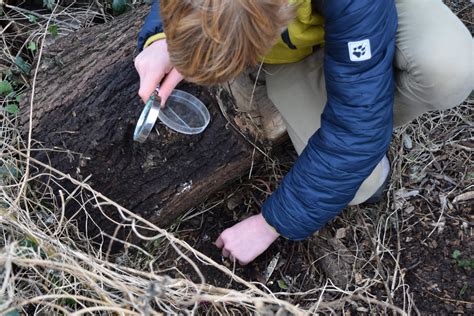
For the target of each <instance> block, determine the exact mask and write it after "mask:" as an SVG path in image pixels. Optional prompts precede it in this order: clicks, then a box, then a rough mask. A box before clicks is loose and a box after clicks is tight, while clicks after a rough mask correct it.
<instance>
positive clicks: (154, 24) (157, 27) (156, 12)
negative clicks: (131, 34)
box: [137, 0, 163, 50]
mask: <svg viewBox="0 0 474 316" xmlns="http://www.w3.org/2000/svg"><path fill="white" fill-rule="evenodd" d="M162 32H163V23H162V22H161V17H160V0H152V4H151V9H150V13H148V16H147V17H146V19H145V23H144V24H143V27H142V29H141V30H140V32H139V33H138V44H137V47H138V49H139V50H142V49H143V46H144V45H145V42H146V41H147V40H148V39H149V38H150V37H151V36H153V35H155V34H158V33H162Z"/></svg>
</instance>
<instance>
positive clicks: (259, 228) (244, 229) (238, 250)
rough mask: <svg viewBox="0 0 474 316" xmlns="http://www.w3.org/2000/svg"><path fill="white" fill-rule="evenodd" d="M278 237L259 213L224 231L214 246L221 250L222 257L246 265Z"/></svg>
mask: <svg viewBox="0 0 474 316" xmlns="http://www.w3.org/2000/svg"><path fill="white" fill-rule="evenodd" d="M278 236H280V235H279V234H278V233H277V232H276V231H275V230H274V229H273V228H272V227H271V226H270V225H268V224H267V222H266V221H265V219H264V218H263V216H262V214H261V213H260V214H258V215H254V216H251V217H249V218H247V219H245V220H243V221H241V222H240V223H238V224H235V225H234V226H232V227H230V228H227V229H226V230H224V231H223V232H222V234H221V235H220V236H219V238H217V240H216V246H217V247H219V248H222V255H223V256H224V257H229V258H230V259H232V260H234V259H235V260H238V261H239V263H240V264H241V265H246V264H247V263H249V262H251V261H252V260H254V259H255V258H257V257H258V256H259V255H260V254H261V253H263V252H264V251H265V250H267V248H268V247H269V246H270V245H271V244H272V242H274V241H275V240H276V239H277V238H278Z"/></svg>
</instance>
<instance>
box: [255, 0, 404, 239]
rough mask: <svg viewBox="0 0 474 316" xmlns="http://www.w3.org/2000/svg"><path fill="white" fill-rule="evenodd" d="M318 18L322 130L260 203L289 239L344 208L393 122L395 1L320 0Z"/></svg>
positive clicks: (304, 234)
mask: <svg viewBox="0 0 474 316" xmlns="http://www.w3.org/2000/svg"><path fill="white" fill-rule="evenodd" d="M324 16H325V43H326V44H325V60H324V73H325V77H326V90H327V96H328V101H327V104H326V107H325V109H324V112H323V114H322V117H321V128H320V129H319V130H318V131H317V132H316V133H315V134H314V135H313V136H312V137H311V138H310V140H309V142H308V145H307V147H306V148H305V150H304V151H303V153H302V154H301V156H300V157H299V158H298V160H297V161H296V163H295V165H294V166H293V168H292V169H291V170H290V172H289V173H288V174H287V175H286V177H285V178H284V179H283V182H282V184H281V185H280V187H279V188H278V189H277V190H276V191H275V192H274V193H273V194H272V196H270V198H269V199H268V200H267V201H266V202H265V203H264V205H263V209H262V212H263V216H264V217H265V219H266V220H267V222H268V223H269V224H270V225H272V226H273V227H274V228H275V229H276V230H277V231H278V232H279V233H280V234H281V235H282V236H284V237H287V238H289V239H293V240H300V239H304V238H306V237H308V236H309V235H311V234H313V233H314V232H315V231H317V230H319V229H320V228H321V227H322V226H324V225H325V224H326V223H327V222H328V221H329V220H331V219H332V218H334V217H335V216H336V215H337V214H339V212H340V211H341V210H342V209H343V208H344V207H345V206H347V204H348V203H349V202H350V201H351V200H352V198H353V197H354V195H355V193H356V191H357V189H358V188H359V186H360V185H361V184H362V182H363V181H364V179H366V178H367V177H368V176H369V174H370V173H371V172H372V170H373V169H374V168H375V166H376V165H377V163H378V162H379V161H380V160H381V159H382V158H383V156H384V155H385V153H386V151H387V149H388V146H389V143H390V140H391V133H392V128H393V127H392V124H393V123H392V107H393V98H394V78H393V69H392V60H393V56H394V50H395V33H396V28H397V13H396V8H395V4H394V0H337V1H336V0H329V1H324Z"/></svg>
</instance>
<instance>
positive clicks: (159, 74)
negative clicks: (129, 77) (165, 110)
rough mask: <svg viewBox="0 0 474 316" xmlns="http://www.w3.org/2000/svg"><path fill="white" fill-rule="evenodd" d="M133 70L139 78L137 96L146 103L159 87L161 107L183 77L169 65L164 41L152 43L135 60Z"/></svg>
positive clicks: (166, 46)
mask: <svg viewBox="0 0 474 316" xmlns="http://www.w3.org/2000/svg"><path fill="white" fill-rule="evenodd" d="M135 68H136V69H137V72H138V75H139V76H140V90H139V91H138V95H139V96H140V97H141V98H142V100H143V102H146V101H148V99H149V98H150V96H151V95H152V93H153V91H155V89H156V87H157V86H158V85H160V91H159V93H158V94H159V96H160V98H161V105H162V106H163V105H164V104H165V102H166V99H168V96H169V95H170V94H171V92H172V91H173V89H174V88H175V87H176V85H177V84H178V83H179V82H180V81H181V80H183V76H182V75H181V74H180V73H179V72H178V71H177V70H176V69H175V68H174V67H173V65H171V62H170V57H169V54H168V45H167V44H166V39H162V40H159V41H156V42H154V43H152V44H151V45H150V46H148V47H147V48H145V49H144V50H143V51H142V52H141V53H140V54H138V56H137V58H135Z"/></svg>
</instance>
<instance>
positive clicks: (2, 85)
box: [0, 80, 13, 95]
mask: <svg viewBox="0 0 474 316" xmlns="http://www.w3.org/2000/svg"><path fill="white" fill-rule="evenodd" d="M12 92H13V87H12V85H11V83H10V82H8V81H6V80H2V81H0V94H3V95H8V94H10V93H12Z"/></svg>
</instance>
